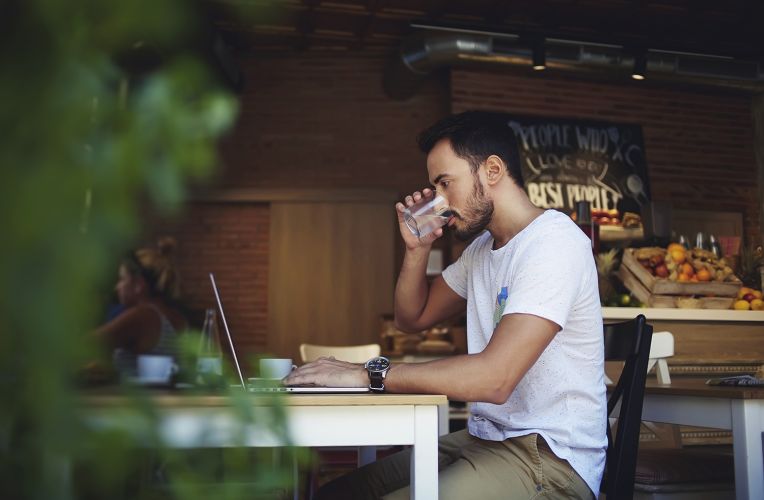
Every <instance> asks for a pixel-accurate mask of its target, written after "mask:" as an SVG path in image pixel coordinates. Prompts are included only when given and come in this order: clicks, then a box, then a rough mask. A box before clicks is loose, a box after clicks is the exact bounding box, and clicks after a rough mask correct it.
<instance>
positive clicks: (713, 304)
mask: <svg viewBox="0 0 764 500" xmlns="http://www.w3.org/2000/svg"><path fill="white" fill-rule="evenodd" d="M637 265H639V263H637ZM647 274H648V275H649V274H650V273H647ZM618 277H619V278H620V279H621V281H622V282H623V284H624V286H625V287H626V288H628V289H629V291H630V292H631V294H632V295H634V297H636V298H637V300H639V301H640V302H642V303H643V304H645V305H646V306H647V307H655V308H659V309H666V308H675V307H678V308H682V309H729V308H730V307H732V303H733V302H734V300H735V298H734V297H700V298H698V299H695V298H687V297H683V296H681V295H657V294H653V293H650V291H649V290H648V289H647V287H646V286H645V285H644V284H643V283H642V282H641V281H640V280H639V279H637V277H636V276H634V274H633V273H632V272H631V271H630V270H629V268H627V267H626V266H623V265H622V266H621V268H620V269H619V270H618ZM650 277H652V276H650ZM656 279H659V278H656ZM692 284H693V285H695V284H696V283H692Z"/></svg>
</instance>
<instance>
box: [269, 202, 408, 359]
mask: <svg viewBox="0 0 764 500" xmlns="http://www.w3.org/2000/svg"><path fill="white" fill-rule="evenodd" d="M394 222H395V221H394V213H393V212H392V210H391V209H390V205H389V204H387V203H357V202H349V203H331V202H328V203H326V202H316V203H274V204H273V205H272V206H271V225H270V228H271V236H270V242H271V258H270V275H269V276H270V277H269V283H270V287H269V305H270V308H269V311H268V348H269V351H270V352H272V353H275V354H277V355H279V356H289V357H292V358H293V359H299V351H298V348H299V345H300V343H302V342H308V343H312V344H322V345H354V344H367V343H372V342H378V341H379V331H380V323H379V317H380V315H381V314H384V313H388V312H390V311H392V306H393V283H394V269H393V240H392V238H391V237H390V235H391V234H393V230H394V227H393V226H394Z"/></svg>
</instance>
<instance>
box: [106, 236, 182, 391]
mask: <svg viewBox="0 0 764 500" xmlns="http://www.w3.org/2000/svg"><path fill="white" fill-rule="evenodd" d="M175 247H176V243H175V240H174V239H172V238H162V239H161V240H160V241H159V243H158V245H157V247H155V248H141V249H138V250H135V251H133V252H130V253H129V254H128V255H127V256H126V257H125V258H124V259H123V260H122V262H121V264H120V266H119V279H118V281H117V284H116V286H115V291H116V293H117V297H118V299H119V302H120V304H121V305H122V306H123V307H124V310H123V311H122V312H121V313H120V314H119V315H118V316H116V317H115V318H113V319H112V320H110V321H109V322H107V323H106V324H104V325H103V326H101V327H100V328H98V330H96V336H97V337H98V338H99V339H100V340H101V342H102V343H103V344H104V345H106V346H107V347H108V348H110V349H112V350H113V361H114V367H115V368H116V370H117V371H118V372H119V373H120V374H122V375H128V376H132V375H135V371H136V359H137V356H138V355H140V354H161V355H170V356H175V355H176V354H177V349H178V345H177V335H178V333H179V332H181V331H183V330H185V329H186V327H187V325H188V323H187V321H186V319H185V318H184V317H183V314H182V313H181V312H180V310H178V308H177V307H176V306H175V305H174V303H175V300H176V299H177V297H178V290H179V287H178V275H177V271H176V270H175V265H174V262H173V254H174V251H175Z"/></svg>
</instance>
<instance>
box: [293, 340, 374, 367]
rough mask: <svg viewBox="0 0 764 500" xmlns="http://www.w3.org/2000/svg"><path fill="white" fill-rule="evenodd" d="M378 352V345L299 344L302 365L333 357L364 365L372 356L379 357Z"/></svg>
mask: <svg viewBox="0 0 764 500" xmlns="http://www.w3.org/2000/svg"><path fill="white" fill-rule="evenodd" d="M380 352H381V349H380V347H379V344H364V345H349V346H330V345H314V344H300V357H301V358H302V362H303V363H307V362H309V361H313V360H315V359H318V358H320V357H321V356H326V357H328V356H334V357H335V358H337V359H340V360H342V361H349V362H350V363H365V362H366V361H368V360H369V359H371V358H373V357H374V356H379V353H380Z"/></svg>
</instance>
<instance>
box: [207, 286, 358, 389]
mask: <svg viewBox="0 0 764 500" xmlns="http://www.w3.org/2000/svg"><path fill="white" fill-rule="evenodd" d="M210 283H212V291H213V292H214V293H215V301H216V302H217V305H218V311H219V312H220V318H221V319H222V320H223V330H225V335H226V339H227V340H228V347H230V348H231V356H232V357H233V364H234V366H235V367H236V374H237V375H238V376H239V382H240V383H241V387H242V388H243V389H244V390H246V391H249V392H260V393H265V392H270V393H272V392H289V393H295V394H337V393H364V392H370V389H369V388H368V387H323V386H316V385H290V386H282V385H267V386H263V385H255V384H248V383H247V381H248V379H246V380H245V378H244V373H243V372H242V370H241V365H240V364H239V359H238V357H237V356H236V348H235V347H234V345H233V337H232V336H231V331H230V330H229V329H228V322H227V321H226V319H225V311H223V301H222V300H221V299H220V291H219V290H218V286H217V284H216V283H215V276H214V275H213V274H212V273H210Z"/></svg>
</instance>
